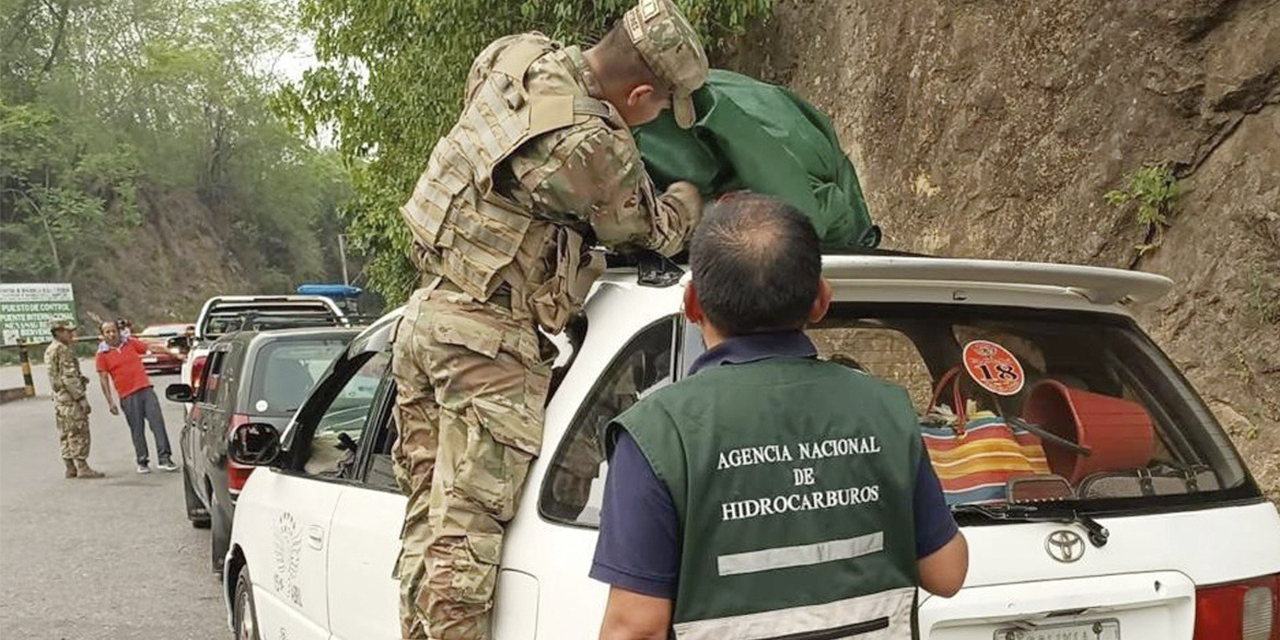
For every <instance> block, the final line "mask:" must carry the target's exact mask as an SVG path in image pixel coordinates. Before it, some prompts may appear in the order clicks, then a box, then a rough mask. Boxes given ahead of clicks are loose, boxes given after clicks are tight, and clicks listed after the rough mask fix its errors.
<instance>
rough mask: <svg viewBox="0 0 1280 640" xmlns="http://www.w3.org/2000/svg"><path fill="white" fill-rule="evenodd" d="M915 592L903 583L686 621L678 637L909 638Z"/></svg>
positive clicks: (678, 629) (692, 639) (710, 639)
mask: <svg viewBox="0 0 1280 640" xmlns="http://www.w3.org/2000/svg"><path fill="white" fill-rule="evenodd" d="M915 594H916V590H915V588H914V587H902V588H899V589H891V590H889V591H883V592H881V593H874V594H871V595H866V596H859V597H856V598H849V599H847V600H836V601H835V602H828V603H825V604H815V605H809V606H804V607H795V608H792V609H781V610H778V611H764V612H761V613H750V614H747V615H741V616H730V617H727V618H715V619H711V620H695V621H690V622H681V623H678V624H676V625H675V627H674V629H675V632H676V639H677V640H725V639H726V638H733V640H775V639H781V638H787V637H798V638H803V637H804V635H801V634H813V635H814V636H815V637H822V638H824V639H826V640H839V639H841V638H852V639H856V640H864V638H865V639H870V638H875V639H876V640H880V639H885V640H888V639H893V640H898V639H902V640H908V639H909V638H911V609H912V606H913V605H914V603H915Z"/></svg>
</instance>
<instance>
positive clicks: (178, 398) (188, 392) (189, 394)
mask: <svg viewBox="0 0 1280 640" xmlns="http://www.w3.org/2000/svg"><path fill="white" fill-rule="evenodd" d="M164 397H166V398H168V399H169V401H170V402H191V401H192V400H195V398H196V392H195V391H194V390H192V389H191V385H189V384H182V383H174V384H171V385H169V386H167V387H165V389H164Z"/></svg>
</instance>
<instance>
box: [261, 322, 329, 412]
mask: <svg viewBox="0 0 1280 640" xmlns="http://www.w3.org/2000/svg"><path fill="white" fill-rule="evenodd" d="M346 346H347V341H346V340H344V339H341V338H314V339H291V340H287V341H285V340H276V341H272V342H269V343H267V344H265V345H263V346H262V348H261V349H259V350H258V355H257V358H256V360H255V362H254V367H253V377H252V378H251V379H250V380H249V390H250V391H249V404H248V406H247V407H246V410H247V411H249V412H251V413H253V414H254V415H266V416H287V415H292V414H293V412H294V411H295V410H297V408H298V407H300V406H302V402H303V401H304V400H306V398H307V394H308V393H310V391H311V387H312V385H314V384H315V382H316V381H317V380H319V379H320V376H321V375H323V374H324V372H325V370H326V369H327V368H328V367H329V363H331V362H332V361H333V359H334V358H335V357H337V355H338V353H339V352H340V351H342V349H343V348H344V347H346Z"/></svg>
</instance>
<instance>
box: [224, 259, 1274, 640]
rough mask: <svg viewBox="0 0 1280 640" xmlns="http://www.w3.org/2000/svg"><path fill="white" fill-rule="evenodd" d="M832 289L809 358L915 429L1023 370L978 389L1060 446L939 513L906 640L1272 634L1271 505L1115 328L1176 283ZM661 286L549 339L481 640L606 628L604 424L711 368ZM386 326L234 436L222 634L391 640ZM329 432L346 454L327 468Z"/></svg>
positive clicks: (1097, 278)
mask: <svg viewBox="0 0 1280 640" xmlns="http://www.w3.org/2000/svg"><path fill="white" fill-rule="evenodd" d="M824 272H825V275H826V277H827V278H828V279H829V280H830V281H831V283H832V285H833V287H834V290H835V294H836V303H835V304H834V305H833V306H832V310H831V313H830V315H829V316H828V318H827V319H826V320H825V321H824V322H823V323H822V324H821V325H819V326H815V327H813V328H812V329H811V330H810V332H809V333H810V335H811V337H813V339H814V341H815V342H816V343H817V344H818V346H819V351H820V353H821V356H822V357H825V358H831V359H833V360H837V361H840V362H844V363H847V364H848V365H849V366H854V367H857V368H859V369H862V370H864V371H866V372H868V373H870V374H872V375H875V376H879V377H882V378H886V379H889V380H892V381H894V382H896V383H898V384H900V385H902V386H903V387H905V388H906V389H907V390H908V391H909V392H910V395H911V397H912V399H913V401H914V402H915V403H916V405H917V408H918V410H919V412H920V414H921V417H922V420H924V419H925V417H926V414H936V413H937V412H938V411H939V410H945V409H946V407H938V406H933V405H940V404H945V402H935V399H934V398H933V396H934V393H933V390H934V387H935V386H936V385H938V383H939V381H940V380H942V379H943V378H944V377H945V376H946V375H947V373H948V372H950V371H952V370H954V369H955V368H956V367H968V369H967V370H968V371H970V372H971V374H972V375H975V376H976V375H977V373H978V372H980V371H981V366H982V364H983V363H982V362H981V361H980V360H981V358H983V357H986V358H995V359H996V360H992V361H990V362H991V363H996V364H999V363H1003V364H1004V365H1005V366H1007V367H1013V365H1015V364H1016V373H1017V376H1018V377H1020V378H1021V380H1020V381H1016V382H1017V384H1015V385H1012V386H1009V385H1006V386H1004V387H1000V386H993V387H992V388H993V389H994V390H996V391H998V392H999V401H998V405H999V406H998V411H999V413H1000V415H1001V416H1004V417H1005V418H1006V419H1007V420H1008V421H1010V422H1020V423H1021V422H1023V421H1026V422H1031V420H1029V419H1027V418H1028V416H1032V417H1034V418H1035V420H1034V421H1035V422H1036V423H1037V424H1038V425H1039V426H1040V427H1041V428H1042V430H1047V431H1049V432H1052V433H1053V434H1055V435H1056V441H1061V442H1056V441H1055V440H1054V439H1046V440H1045V441H1044V444H1043V447H1044V449H1045V452H1046V454H1047V457H1048V465H1049V467H1050V471H1051V472H1052V473H1051V474H1042V475H1041V476H1039V477H1037V480H1038V481H1037V482H1028V483H1016V482H1015V483H1009V484H1008V485H1001V486H999V487H993V490H994V491H995V493H987V494H984V496H985V497H984V498H983V500H982V501H981V504H963V503H958V504H956V505H955V506H954V511H955V513H956V518H957V520H958V521H959V523H960V525H961V527H962V528H963V531H964V533H965V536H966V537H967V538H968V540H969V546H970V550H971V557H970V571H969V575H968V580H967V582H966V585H965V587H964V589H963V590H961V591H960V593H959V594H957V595H956V596H955V597H953V598H949V599H946V598H940V597H936V596H930V595H929V594H927V593H921V596H920V603H919V627H920V637H921V638H926V639H929V640H1085V639H1086V638H1087V639H1089V640H1122V639H1123V640H1193V639H1194V640H1277V639H1278V638H1280V623H1278V622H1277V615H1278V612H1280V606H1277V605H1278V602H1277V598H1278V596H1280V516H1278V515H1277V511H1276V508H1275V505H1273V504H1271V503H1270V502H1268V501H1266V500H1265V499H1264V498H1263V496H1262V494H1261V493H1260V491H1259V489H1258V486H1257V484H1256V483H1255V482H1254V480H1253V479H1252V478H1251V477H1250V475H1249V472H1248V470H1247V469H1246V468H1245V466H1244V464H1243V463H1242V461H1241V459H1240V457H1239V455H1238V454H1237V452H1236V451H1235V449H1234V448H1233V447H1232V445H1231V443H1230V441H1229V440H1228V438H1227V436H1226V435H1225V434H1224V433H1223V430H1222V429H1221V427H1220V426H1219V425H1218V423H1217V422H1216V421H1215V419H1214V417H1213V415H1212V414H1211V413H1210V412H1209V411H1208V409H1206V408H1205V405H1204V403H1203V402H1202V401H1201V400H1200V398H1199V397H1198V396H1197V395H1196V393H1195V391H1193V390H1192V388H1191V387H1190V386H1189V385H1188V383H1187V381H1186V380H1185V379H1184V378H1183V376H1182V375H1181V374H1180V373H1179V372H1178V371H1177V369H1176V368H1175V367H1174V365H1173V364H1172V363H1171V362H1170V361H1169V359H1168V358H1167V357H1166V356H1165V355H1164V354H1163V353H1162V352H1161V351H1160V349H1159V348H1158V347H1157V346H1156V345H1155V344H1153V343H1152V341H1151V340H1150V338H1148V337H1147V336H1146V335H1145V334H1144V333H1143V332H1142V330H1141V329H1139V328H1138V326H1137V325H1136V324H1135V322H1134V320H1133V319H1132V317H1131V315H1130V305H1131V304H1134V303H1139V302H1145V301H1149V300H1152V299H1155V298H1158V297H1160V296H1161V295H1163V294H1165V293H1166V292H1167V291H1168V289H1169V287H1170V284H1171V283H1170V282H1169V281H1168V280H1167V279H1165V278H1162V277H1160V276H1156V275H1151V274H1144V273H1136V272H1129V271H1120V270H1110V269H1102V268H1094V267H1083V266H1068V265H1051V264H1034V263H1018V262H998V261H982V260H959V259H943V258H927V257H915V256H898V255H886V254H875V255H862V256H828V257H827V258H826V259H825V260H824ZM663 275H664V274H661V273H659V274H658V277H654V274H652V273H646V274H642V275H640V276H638V275H637V271H636V270H635V269H633V268H632V269H629V268H615V269H611V270H610V271H609V272H608V273H607V274H606V275H605V276H604V277H603V278H602V280H601V282H600V283H599V284H598V286H597V288H596V290H595V291H594V292H593V294H592V295H591V297H590V299H589V301H588V303H587V305H586V313H585V316H584V318H583V319H582V320H580V321H579V322H577V323H575V324H574V325H573V326H572V327H571V328H570V329H568V330H567V331H566V333H565V335H564V336H562V338H563V339H562V340H560V343H561V344H562V345H563V349H562V353H561V357H560V360H559V363H560V366H559V367H558V369H557V375H556V378H555V380H554V381H553V385H554V386H553V392H552V395H551V398H550V401H549V404H548V407H547V411H546V431H545V438H544V443H543V448H542V452H541V456H540V457H539V458H538V459H537V460H536V462H535V465H534V467H533V469H532V471H531V473H530V475H529V480H528V484H527V485H526V487H525V491H524V496H523V499H522V503H521V506H520V509H519V514H518V515H517V516H516V518H515V520H514V521H513V522H512V523H511V525H510V529H509V535H508V537H507V538H506V543H505V547H504V549H503V552H502V560H501V565H500V567H501V568H500V572H499V578H498V588H497V596H496V605H495V613H494V615H495V628H494V633H493V637H494V638H495V639H496V640H533V639H535V638H537V639H542V640H588V639H594V638H596V637H597V636H598V632H599V627H600V620H601V615H602V613H603V610H604V605H605V598H606V594H607V591H608V589H607V587H606V586H605V585H603V584H601V583H598V582H595V581H593V580H591V579H590V578H588V577H587V572H588V569H589V567H590V563H591V558H592V554H593V551H594V549H595V542H596V528H597V526H598V523H599V513H600V501H601V496H602V494H603V491H602V485H603V483H604V479H605V477H606V473H605V465H606V462H605V461H604V460H603V457H602V454H601V447H600V446H599V442H598V432H599V428H600V427H601V425H603V424H605V423H606V422H607V421H608V420H610V419H611V418H612V417H613V416H615V415H617V413H618V412H620V411H622V410H623V409H625V408H626V407H628V406H630V405H631V404H632V403H634V402H636V400H637V399H638V398H639V397H641V396H643V395H644V394H645V393H646V391H648V390H651V389H653V388H655V387H658V386H660V385H664V384H669V383H671V382H672V381H674V380H678V379H680V378H681V377H683V376H685V375H686V372H687V370H688V367H689V365H690V363H691V362H692V361H693V360H694V359H695V358H696V357H697V356H698V355H699V354H700V353H701V352H702V351H703V346H702V342H701V339H700V336H699V333H698V329H697V327H696V326H693V325H691V324H689V323H687V322H686V321H685V320H684V319H683V317H682V316H681V315H680V308H681V296H682V290H683V283H684V282H686V281H687V279H683V278H678V277H665V278H664V277H662V276H663ZM665 275H667V276H671V275H672V274H670V273H667V274H665ZM677 275H678V274H677ZM653 283H658V286H654V284H653ZM663 285H665V286H663ZM396 318H397V315H396V314H394V313H393V314H390V315H388V316H387V317H385V318H383V319H382V320H381V321H379V322H377V323H376V324H375V325H373V326H372V327H370V328H369V329H368V330H366V331H365V332H364V333H363V334H361V336H360V337H358V338H357V339H355V340H354V341H353V342H352V344H351V345H350V347H349V348H348V349H347V350H346V352H345V353H344V354H343V355H341V356H340V357H339V358H338V360H337V361H335V362H334V364H333V365H332V367H331V369H330V370H329V372H328V373H327V374H326V376H325V377H324V378H323V379H322V381H321V382H320V383H319V385H318V387H317V388H316V389H315V391H314V392H313V394H312V396H311V398H310V399H309V400H308V401H307V403H306V404H305V405H304V406H303V407H302V408H301V409H300V410H299V411H298V412H297V414H296V415H295V416H294V418H293V421H292V423H291V424H290V425H289V426H288V427H287V429H286V430H285V431H284V432H283V433H282V434H280V433H277V432H276V431H275V429H274V428H273V427H270V426H268V425H263V426H262V428H260V429H249V430H242V431H244V433H245V437H243V438H241V439H240V440H238V441H237V442H236V444H235V445H234V449H235V453H234V455H235V456H237V458H238V459H239V460H241V461H244V462H255V461H256V462H259V463H261V464H262V465H263V466H262V467H261V468H259V469H257V470H256V471H254V472H253V474H252V476H251V478H250V479H249V481H248V484H247V485H246V486H245V488H244V491H243V493H241V495H240V500H239V503H238V505H237V513H236V520H235V527H234V532H233V534H232V539H231V550H230V552H229V554H228V555H227V558H226V568H227V570H226V573H225V576H226V577H225V590H226V597H227V605H228V616H229V619H230V622H231V625H232V629H233V630H234V632H235V634H236V637H237V638H240V639H242V640H284V639H286V638H287V639H288V640H330V639H332V640H392V639H393V638H397V637H399V625H398V615H397V606H398V600H399V599H398V582H397V580H396V579H395V578H394V577H393V576H392V571H393V565H394V563H395V560H396V555H397V552H398V550H399V534H400V527H401V521H402V516H403V513H404V507H405V498H404V496H402V495H401V494H400V492H399V491H397V489H396V486H395V480H394V478H393V474H392V465H391V458H390V447H391V444H392V441H393V439H394V437H395V435H394V432H393V424H392V421H391V411H392V406H393V404H394V385H393V384H392V383H391V381H390V378H389V367H388V364H389V362H390V359H391V349H390V344H389V340H390V334H391V330H392V328H393V325H394V323H395V321H396ZM974 345H979V348H978V349H977V350H976V351H973V347H974ZM989 345H994V347H991V346H989ZM971 352H972V353H971ZM974 353H976V354H977V356H974ZM974 357H977V358H979V361H975V360H973V358H974ZM1011 363H1012V364H1011ZM993 366H994V365H993ZM1001 371H1005V369H1001ZM1006 382H1007V380H1006ZM941 395H943V396H946V397H948V398H949V397H950V396H949V394H941ZM944 400H945V398H944ZM1117 416H1119V417H1117ZM924 430H925V427H922V433H923V432H924ZM339 441H340V442H344V443H347V445H344V446H345V447H346V451H345V452H344V453H343V454H342V455H337V456H335V455H332V454H333V452H332V451H329V450H328V448H330V447H331V446H332V444H331V443H334V442H339ZM351 443H354V445H355V446H354V447H352V446H351ZM1117 443H1118V444H1117ZM1086 449H1089V450H1091V453H1081V451H1082V450H1086ZM317 461H321V462H322V463H318V462H317ZM309 462H310V464H309ZM934 462H935V468H936V469H938V471H939V475H940V476H948V474H950V475H954V473H952V472H953V471H954V469H950V470H949V469H944V468H941V467H939V465H938V464H937V462H938V461H937V459H935V460H934ZM993 496H995V497H993ZM726 640H735V639H726Z"/></svg>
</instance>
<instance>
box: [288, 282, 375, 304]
mask: <svg viewBox="0 0 1280 640" xmlns="http://www.w3.org/2000/svg"><path fill="white" fill-rule="evenodd" d="M361 293H364V289H361V288H360V287H352V286H349V285H345V284H304V285H299V286H298V295H301V296H324V297H326V298H333V299H334V300H345V299H349V298H357V297H359V296H360V294H361Z"/></svg>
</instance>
